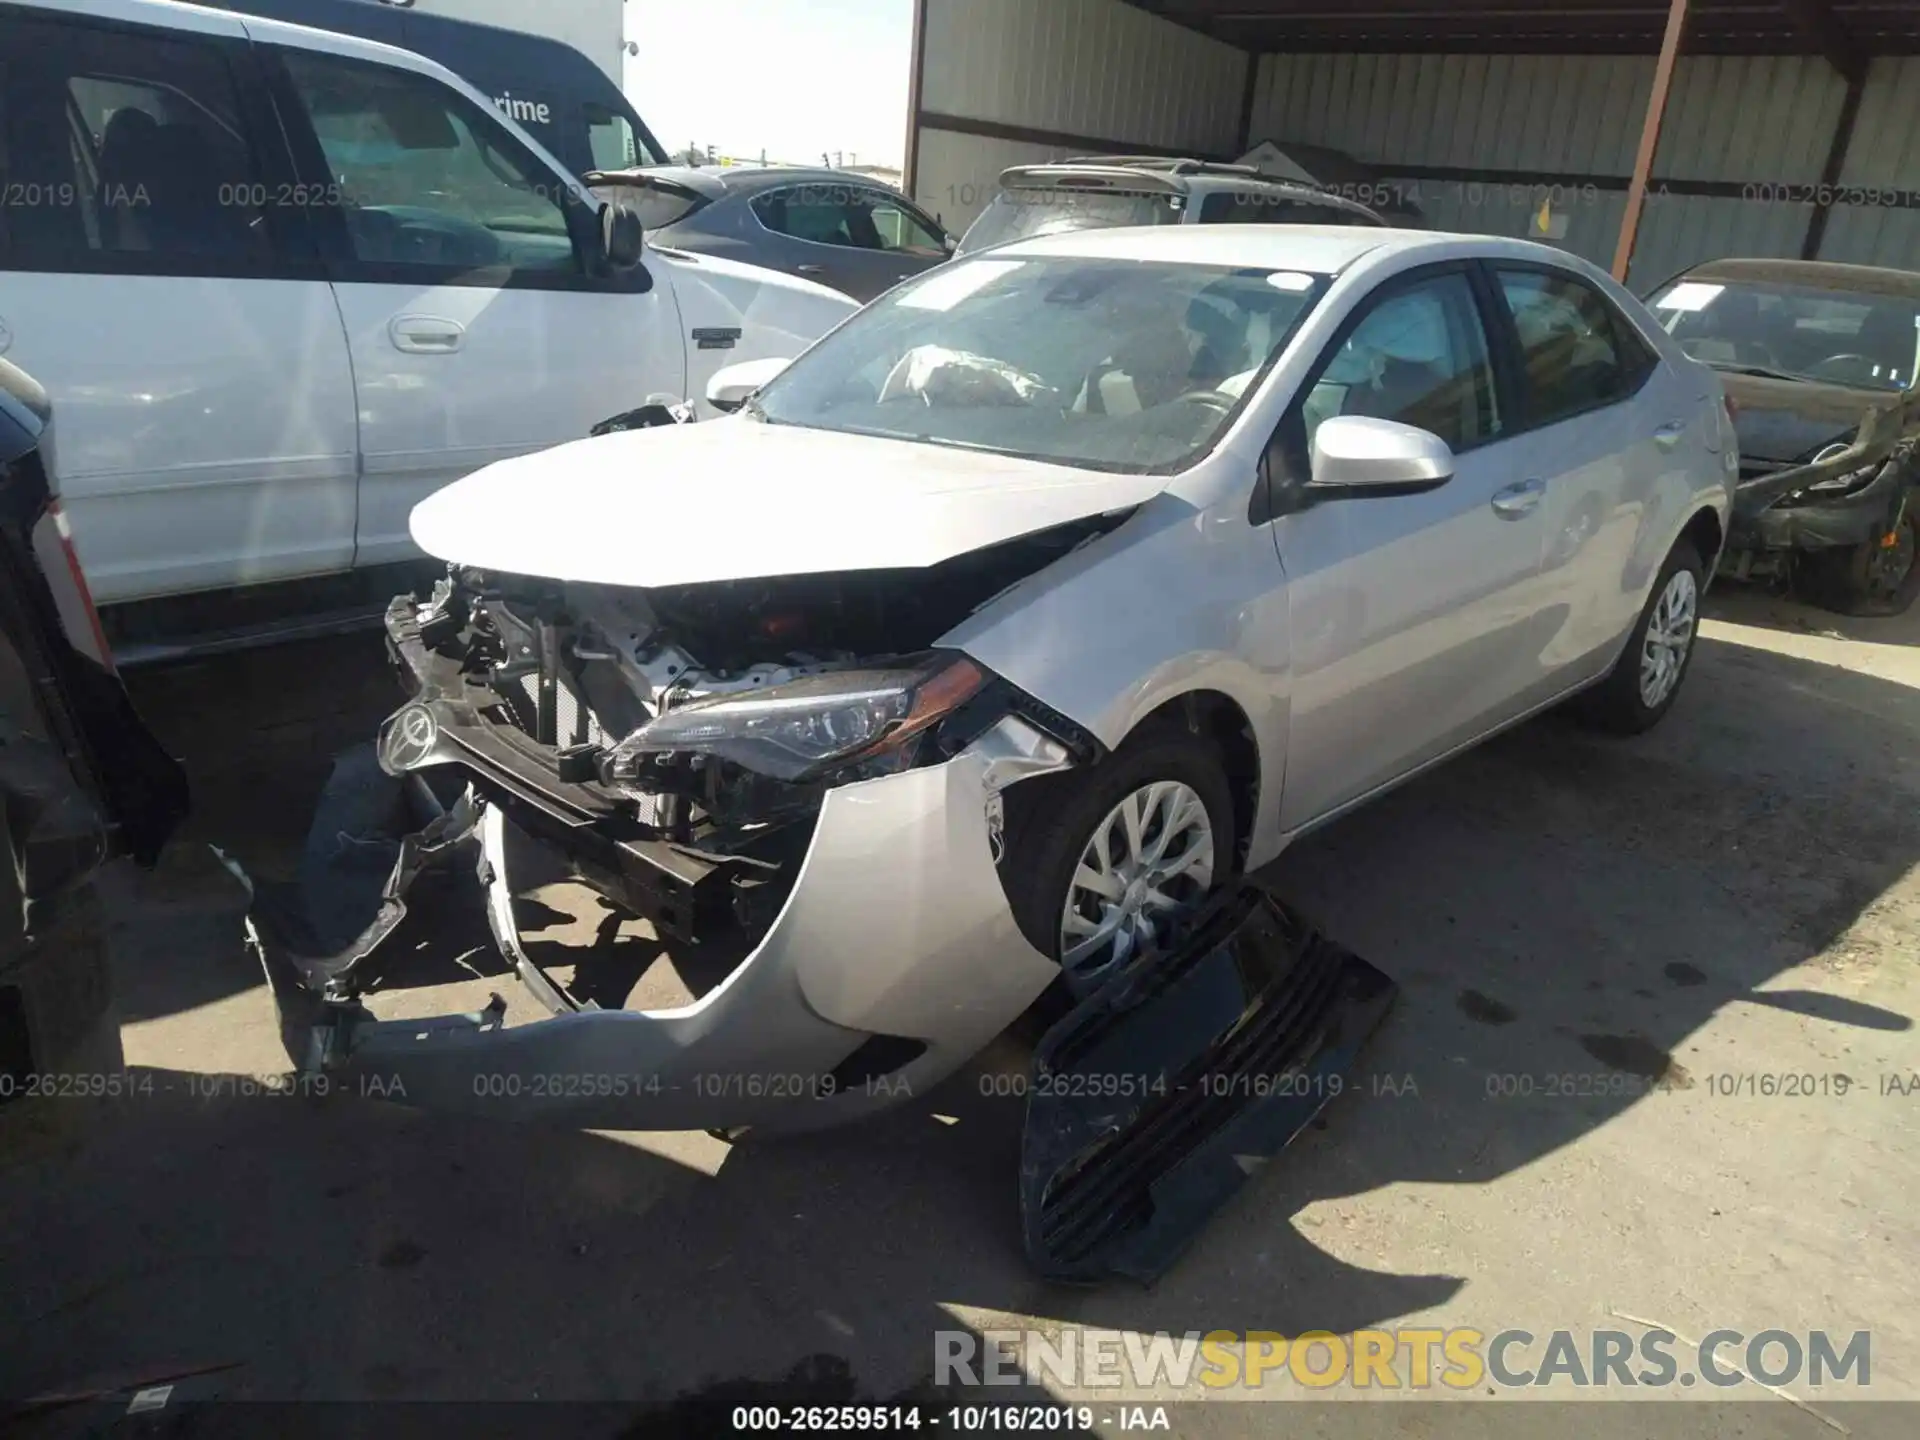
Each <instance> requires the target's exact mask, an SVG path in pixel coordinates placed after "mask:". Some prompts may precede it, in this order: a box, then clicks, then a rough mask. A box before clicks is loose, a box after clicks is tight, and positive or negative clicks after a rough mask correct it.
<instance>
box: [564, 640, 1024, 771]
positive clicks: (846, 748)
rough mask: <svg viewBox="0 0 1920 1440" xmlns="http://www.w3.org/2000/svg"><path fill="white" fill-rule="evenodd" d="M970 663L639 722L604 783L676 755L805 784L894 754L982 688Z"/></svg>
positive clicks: (758, 695) (615, 754)
mask: <svg viewBox="0 0 1920 1440" xmlns="http://www.w3.org/2000/svg"><path fill="white" fill-rule="evenodd" d="M986 678H987V677H986V673H985V672H984V671H982V670H981V669H980V667H979V666H977V665H975V664H974V663H973V662H972V661H971V660H968V659H966V658H964V657H962V656H957V655H941V656H936V657H934V658H933V659H931V660H929V661H928V662H927V663H925V664H923V665H920V666H917V667H915V668H911V669H893V670H840V671H836V672H834V673H832V674H829V675H812V676H808V677H807V678H806V679H804V680H794V681H791V682H789V683H787V684H785V685H773V686H769V687H768V688H767V689H765V690H755V691H753V692H752V693H750V694H744V695H726V696H721V697H718V698H716V699H712V700H697V701H694V702H693V703H692V704H688V705H682V706H680V707H678V708H677V709H673V710H668V711H666V712H665V713H663V714H661V715H659V716H657V717H655V718H654V719H652V720H650V721H648V722H647V723H646V724H645V725H642V726H641V727H640V728H639V729H638V730H636V731H634V732H633V733H632V734H631V735H629V736H628V737H627V738H626V739H624V740H622V741H621V742H620V743H619V744H618V745H616V746H614V747H613V749H612V750H610V751H609V752H608V753H607V759H606V763H605V766H604V768H603V770H602V774H603V775H604V776H605V778H606V779H607V781H608V782H609V783H611V784H615V785H618V784H620V783H622V782H623V781H631V780H633V779H634V778H635V777H636V775H637V773H638V769H639V764H640V757H642V756H644V755H649V754H654V755H657V754H661V753H663V752H665V751H678V752H681V753H684V754H695V755H712V756H715V757H717V758H719V759H722V760H731V761H733V763H734V764H736V765H740V766H743V767H744V768H746V769H748V770H752V771H754V772H756V773H757V774H761V775H767V776H770V777H772V778H773V779H776V780H809V779H813V778H815V777H817V776H819V775H822V774H825V773H826V772H828V771H831V770H836V769H839V768H840V767H842V766H845V765H850V764H853V763H855V762H857V761H868V760H875V759H880V758H882V757H884V756H888V755H898V754H899V753H900V751H901V748H902V747H903V746H904V745H905V744H906V742H907V741H909V740H911V739H912V738H913V737H914V736H916V735H918V734H920V733H922V732H923V731H925V730H926V729H927V727H929V726H930V725H933V724H934V723H935V722H937V721H939V720H940V719H942V718H943V717H945V716H946V715H948V714H950V713H952V712H953V711H954V710H955V709H956V708H958V707H959V706H960V705H961V704H962V703H964V702H965V701H966V700H968V699H970V698H971V697H972V696H973V695H974V694H975V693H976V692H977V691H978V690H979V689H980V687H981V686H982V685H983V684H985V683H986Z"/></svg>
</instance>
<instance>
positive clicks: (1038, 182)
mask: <svg viewBox="0 0 1920 1440" xmlns="http://www.w3.org/2000/svg"><path fill="white" fill-rule="evenodd" d="M1082 176H1084V177H1087V178H1090V179H1091V178H1099V179H1103V180H1108V181H1111V182H1113V184H1112V186H1111V188H1113V189H1115V190H1124V189H1125V188H1126V182H1127V181H1128V180H1130V179H1133V178H1136V177H1137V178H1139V179H1141V180H1142V181H1145V182H1147V184H1148V185H1150V186H1151V188H1153V189H1155V190H1159V189H1165V190H1167V191H1168V192H1169V193H1178V192H1179V191H1181V190H1187V191H1193V190H1203V191H1211V190H1217V189H1218V190H1257V191H1259V192H1260V193H1262V194H1263V195H1271V196H1274V197H1278V198H1285V199H1290V200H1301V201H1311V202H1315V203H1323V204H1327V205H1331V206H1333V207H1334V208H1336V209H1340V210H1350V211H1353V212H1354V213H1356V214H1361V215H1371V214H1373V213H1374V212H1373V211H1372V210H1371V209H1370V208H1369V207H1367V206H1366V205H1363V204H1361V203H1360V202H1359V201H1357V200H1352V199H1349V198H1348V197H1346V196H1344V195H1336V194H1333V193H1330V192H1329V191H1327V190H1325V189H1323V188H1321V187H1319V186H1314V185H1303V184H1301V183H1300V182H1299V181H1297V180H1288V179H1285V178H1283V177H1280V176H1276V175H1269V174H1267V173H1266V172H1264V171H1261V170H1257V169H1255V168H1254V167H1253V166H1251V165H1227V164H1221V163H1219V162H1216V161H1211V160H1176V159H1164V158H1162V157H1159V156H1153V155H1086V156H1078V157H1075V158H1074V159H1071V160H1050V161H1046V162H1044V163H1041V164H1037V165H1014V166H1011V167H1009V168H1008V169H1006V170H1003V171H1002V172H1001V173H1000V184H1001V187H1002V188H1003V189H1007V188H1014V189H1023V190H1039V189H1045V188H1046V187H1047V186H1048V185H1049V184H1052V183H1054V182H1056V181H1066V180H1071V179H1074V178H1077V177H1082Z"/></svg>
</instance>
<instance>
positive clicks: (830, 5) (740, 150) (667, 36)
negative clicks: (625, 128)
mask: <svg viewBox="0 0 1920 1440" xmlns="http://www.w3.org/2000/svg"><path fill="white" fill-rule="evenodd" d="M626 29H627V39H629V40H631V41H633V42H635V43H636V44H638V45H639V47H640V53H639V54H638V55H633V56H629V57H628V59H627V73H626V87H625V88H626V92H627V98H628V99H629V100H631V101H632V102H633V108H634V109H636V110H638V111H639V112H640V116H641V118H642V119H643V120H645V121H646V122H647V126H648V128H649V129H651V130H652V131H653V133H654V134H655V135H657V136H658V137H659V139H660V143H661V144H662V145H664V146H666V147H667V149H669V150H680V149H683V148H685V147H686V146H687V145H690V144H696V145H706V144H709V143H711V144H712V145H714V146H715V147H717V149H718V150H719V152H720V153H721V154H723V155H726V154H734V155H741V156H747V157H754V158H757V157H758V156H759V154H760V151H761V149H762V148H763V147H764V148H765V150H766V152H767V157H768V158H769V159H771V160H785V161H790V162H798V163H806V164H818V163H819V161H820V153H821V152H822V151H823V150H839V151H842V152H849V151H850V152H852V155H849V156H846V157H845V163H847V164H853V163H855V159H854V157H856V156H857V157H858V163H859V164H862V165H869V164H873V165H898V164H899V163H900V160H901V153H902V148H903V146H904V144H905V141H906V129H907V67H908V62H909V59H910V52H911V49H912V37H913V0H707V3H706V4H704V5H689V4H688V3H686V0H627V3H626Z"/></svg>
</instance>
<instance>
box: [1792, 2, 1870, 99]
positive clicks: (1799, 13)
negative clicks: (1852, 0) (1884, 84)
mask: <svg viewBox="0 0 1920 1440" xmlns="http://www.w3.org/2000/svg"><path fill="white" fill-rule="evenodd" d="M1782 4H1783V5H1784V6H1785V8H1786V11H1787V14H1788V15H1789V16H1791V17H1792V19H1793V23H1794V26H1795V27H1796V28H1797V29H1798V30H1799V31H1800V33H1801V34H1802V35H1804V36H1805V37H1806V40H1807V43H1808V45H1810V46H1811V47H1812V48H1813V51H1814V53H1815V54H1818V55H1824V56H1826V57H1827V63H1828V64H1830V65H1832V66H1833V68H1834V69H1836V70H1838V71H1839V72H1840V73H1841V74H1842V75H1843V76H1845V77H1846V78H1847V79H1848V80H1858V79H1860V78H1861V77H1862V76H1864V75H1865V74H1866V73H1867V59H1866V56H1865V55H1864V54H1862V53H1861V50H1860V47H1859V46H1858V45H1856V44H1854V41H1853V36H1852V35H1851V34H1850V33H1849V32H1848V30H1847V27H1846V26H1845V25H1844V24H1842V23H1841V20H1840V17H1839V16H1838V15H1836V14H1834V13H1833V7H1832V6H1831V5H1829V4H1828V3H1827V0H1782Z"/></svg>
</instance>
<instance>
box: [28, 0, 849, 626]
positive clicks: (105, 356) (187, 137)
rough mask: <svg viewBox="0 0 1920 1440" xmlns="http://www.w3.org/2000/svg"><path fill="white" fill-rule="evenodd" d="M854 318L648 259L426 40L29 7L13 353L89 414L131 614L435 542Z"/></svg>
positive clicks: (702, 267) (629, 222)
mask: <svg viewBox="0 0 1920 1440" xmlns="http://www.w3.org/2000/svg"><path fill="white" fill-rule="evenodd" d="M856 308H857V307H856V305H855V304H854V302H853V301H851V300H849V299H848V298H847V297H845V296H844V295H841V294H839V293H837V292H835V291H832V290H828V289H826V288H825V287H824V286H820V285H816V284H814V283H812V282H810V281H807V280H804V279H800V278H797V277H793V276H787V275H779V274H775V273H773V272H771V271H767V270H762V269H759V268H757V267H753V266H748V265H742V264H737V263H732V262H728V261H724V260H718V259H713V258H709V257H695V256H688V255H681V254H679V253H677V252H663V251H658V250H653V249H650V248H644V247H643V244H642V241H641V238H640V235H639V228H638V223H637V220H636V218H635V217H634V215H633V214H632V212H629V211H622V210H617V209H616V210H608V209H606V208H604V207H602V206H600V205H599V204H598V203H597V202H596V201H595V200H594V199H593V197H592V196H591V195H589V194H588V193H587V192H586V191H585V190H584V188H583V187H581V186H580V184H579V183H578V182H577V181H576V180H574V179H573V178H571V177H570V175H569V174H568V172H567V170H566V169H565V168H564V167H562V166H561V165H560V164H559V163H558V162H557V161H556V160H555V159H554V158H553V157H552V155H550V154H549V153H548V152H547V151H546V150H545V149H543V148H542V147H541V146H540V145H539V144H538V143H537V142H536V141H534V140H533V139H532V138H531V137H529V136H528V135H527V133H526V132H525V131H524V130H522V129H521V128H520V127H519V126H518V125H516V124H515V123H514V122H513V121H511V120H510V119H507V118H506V117H504V116H503V115H501V114H500V112H499V111H498V110H497V109H496V108H495V106H494V105H493V104H492V103H490V102H489V100H488V99H487V97H486V96H484V95H482V94H481V93H480V92H479V91H477V90H475V89H474V88H473V87H471V86H470V85H468V84H466V83H465V82H464V81H462V80H460V79H458V78H457V77H455V76H454V74H453V73H452V72H451V71H448V70H446V69H444V68H442V67H441V66H439V65H436V64H434V63H433V62H432V61H429V60H425V59H422V58H421V57H419V56H417V55H413V54H411V53H409V52H407V51H404V50H398V49H394V48H392V47H389V46H386V45H381V44H376V43H373V42H371V41H365V40H358V39H352V38H349V37H346V36H341V35H335V34H331V33H328V32H324V31H319V30H311V29H306V28H303V27H300V26H295V25H288V24H282V23H279V22H276V21H271V20H260V19H254V18H251V17H243V16H240V15H236V14H232V13H229V12H226V11H219V10H210V9H202V8H199V7H197V6H190V5H180V4H173V3H170V0H24V3H21V0H9V3H7V4H5V5H4V6H0V355H4V356H5V357H6V358H7V359H8V360H10V361H12V362H14V363H16V364H18V365H21V366H24V367H25V368H27V369H28V370H29V371H31V372H32V373H33V374H34V375H35V376H36V377H37V378H38V379H39V380H40V382H41V383H42V384H43V385H44V386H45V387H46V389H47V391H48V393H49V395H50V396H51V398H52V400H53V403H54V405H55V407H56V408H57V411H58V413H59V416H60V441H59V467H60V485H61V491H62V494H63V496H64V498H65V503H66V507H67V510H68V513H69V515H70V516H71V519H72V524H73V528H74V534H75V540H76V543H77V545H78V548H79V552H80V556H81V561H82V564H83V565H84V567H85V569H86V572H87V579H88V582H89V584H90V585H91V587H92V590H93V594H94V596H95V598H96V599H97V600H99V601H100V602H101V603H102V604H113V603H116V602H121V603H124V602H129V601H142V600H149V599H153V598H155V597H162V596H175V595H181V594H184V593H186V592H194V591H206V590H213V589H220V588H225V587H233V586H242V585H257V584H260V583H261V582H268V581H284V580H289V579H295V578H298V577H305V576H319V575H329V574H336V573H339V572H344V571H348V570H351V569H354V568H356V567H366V566H373V565H382V564H386V563H388V562H394V561H402V560H407V559H410V558H413V557H415V556H417V554H418V552H417V551H416V550H415V549H414V548H413V545H412V542H411V540H410V539H409V537H408V534H407V516H408V513H409V512H410V511H411V510H412V508H413V506H414V504H415V502H417V501H418V500H420V499H421V498H423V497H424V496H426V495H427V494H428V493H430V492H431V491H433V490H435V489H437V488H439V487H440V486H442V485H444V484H446V483H447V482H449V481H451V480H454V479H457V478H458V477H460V476H462V475H464V474H466V473H467V472H469V471H471V470H475V469H478V468H479V467H480V466H482V465H486V464H489V463H491V462H492V461H495V460H499V459H502V458H504V457H507V456H511V455H518V454H522V453H525V452H527V451H531V450H536V449H540V448H542V447H544V446H548V445H553V444H556V443H558V442H561V441H566V440H572V439H577V438H579V437H581V436H584V435H586V434H587V432H588V431H589V430H590V429H591V428H592V427H593V426H594V425H595V424H596V423H597V422H599V421H601V420H604V419H606V418H608V417H609V416H612V415H615V414H618V413H620V412H624V411H628V410H632V409H633V408H635V407H636V406H639V405H642V404H644V403H648V402H651V401H665V400H674V401H677V400H682V399H686V398H689V397H692V398H695V399H696V401H697V402H698V403H699V405H700V408H701V409H702V410H703V411H704V409H705V404H704V401H703V400H699V397H701V396H703V395H704V392H705V388H706V382H707V379H708V378H709V377H710V376H711V375H712V374H713V373H714V372H715V371H716V370H718V369H720V368H721V367H722V366H724V365H728V364H732V363H734V362H736V361H741V360H750V359H755V358H760V357H765V356H776V355H778V356H791V355H794V354H797V353H798V352H799V351H800V350H801V349H803V348H804V347H805V346H807V345H808V344H810V343H811V342H812V341H813V340H815V339H817V338H818V337H819V336H820V335H822V334H823V333H825V332H826V331H827V330H828V329H830V328H832V326H834V325H835V324H837V323H838V322H839V321H840V320H841V319H843V318H844V317H845V316H846V315H848V314H850V313H852V311H853V310H855V309H856ZM580 523H581V524H582V525H592V524H593V523H594V517H592V516H581V517H580ZM636 543H639V537H636Z"/></svg>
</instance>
